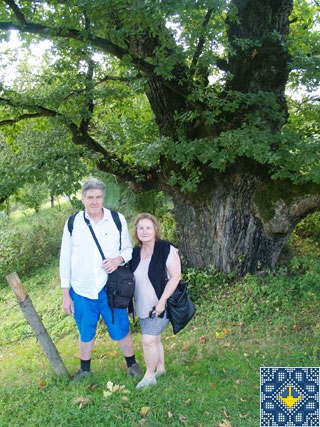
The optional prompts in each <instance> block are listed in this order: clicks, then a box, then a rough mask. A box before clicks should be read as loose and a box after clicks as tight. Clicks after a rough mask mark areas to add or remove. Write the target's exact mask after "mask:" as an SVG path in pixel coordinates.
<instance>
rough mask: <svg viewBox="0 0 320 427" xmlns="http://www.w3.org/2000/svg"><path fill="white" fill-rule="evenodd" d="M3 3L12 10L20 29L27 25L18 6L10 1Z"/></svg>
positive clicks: (5, 0) (6, 0)
mask: <svg viewBox="0 0 320 427" xmlns="http://www.w3.org/2000/svg"><path fill="white" fill-rule="evenodd" d="M4 2H5V3H7V5H8V6H9V7H10V8H11V9H12V10H13V13H14V14H15V16H16V18H17V20H18V22H19V23H20V25H21V26H22V27H25V26H26V25H27V21H26V19H25V17H24V14H23V13H22V12H21V10H20V8H19V6H18V5H17V4H16V3H15V2H14V1H12V0H4Z"/></svg>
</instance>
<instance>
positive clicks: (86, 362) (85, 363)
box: [80, 359, 91, 372]
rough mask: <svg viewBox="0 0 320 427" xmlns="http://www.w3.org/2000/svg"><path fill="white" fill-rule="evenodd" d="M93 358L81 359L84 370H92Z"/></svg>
mask: <svg viewBox="0 0 320 427" xmlns="http://www.w3.org/2000/svg"><path fill="white" fill-rule="evenodd" d="M90 365H91V359H89V360H82V359H80V367H81V369H82V370H83V371H87V372H90Z"/></svg>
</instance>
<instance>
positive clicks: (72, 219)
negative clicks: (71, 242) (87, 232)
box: [68, 212, 79, 237]
mask: <svg viewBox="0 0 320 427" xmlns="http://www.w3.org/2000/svg"><path fill="white" fill-rule="evenodd" d="M78 213H79V212H76V213H74V214H73V215H71V216H70V217H69V218H68V230H69V233H70V237H71V236H72V231H73V223H74V219H75V216H76V215H77V214H78Z"/></svg>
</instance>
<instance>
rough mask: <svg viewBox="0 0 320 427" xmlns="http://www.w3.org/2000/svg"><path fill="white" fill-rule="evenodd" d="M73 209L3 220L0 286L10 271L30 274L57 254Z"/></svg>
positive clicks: (0, 248)
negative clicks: (64, 226) (22, 218)
mask: <svg viewBox="0 0 320 427" xmlns="http://www.w3.org/2000/svg"><path fill="white" fill-rule="evenodd" d="M71 209H72V208H70V207H68V208H63V209H60V208H51V209H48V210H43V211H40V212H38V213H37V214H35V215H32V216H28V217H25V219H24V220H23V221H22V220H21V219H20V220H19V221H16V220H9V221H7V223H6V224H5V221H2V227H1V229H0V254H1V256H0V276H1V280H0V286H1V284H4V277H5V276H6V275H8V274H9V273H11V272H13V271H15V272H17V273H18V274H19V275H23V274H29V273H31V272H33V271H34V270H35V269H36V268H38V267H41V266H43V265H45V264H46V263H48V262H49V261H50V260H51V259H52V258H53V257H57V256H58V254H59V249H60V243H61V235H62V229H63V225H64V223H65V221H66V218H67V217H68V215H69V214H70V210H71Z"/></svg>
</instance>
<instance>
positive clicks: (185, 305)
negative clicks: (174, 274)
mask: <svg viewBox="0 0 320 427" xmlns="http://www.w3.org/2000/svg"><path fill="white" fill-rule="evenodd" d="M195 312H196V309H195V307H194V305H193V303H192V301H191V299H190V297H189V295H188V283H187V282H183V281H182V280H180V282H179V284H178V286H177V288H176V290H175V291H174V293H173V294H172V295H171V297H170V298H168V300H167V313H168V318H169V320H170V322H171V324H172V329H173V333H174V334H177V333H178V332H179V331H181V329H183V328H184V327H185V326H186V325H187V324H188V323H189V322H190V320H191V319H192V317H193V316H194V314H195Z"/></svg>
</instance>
